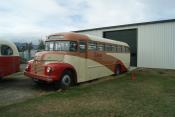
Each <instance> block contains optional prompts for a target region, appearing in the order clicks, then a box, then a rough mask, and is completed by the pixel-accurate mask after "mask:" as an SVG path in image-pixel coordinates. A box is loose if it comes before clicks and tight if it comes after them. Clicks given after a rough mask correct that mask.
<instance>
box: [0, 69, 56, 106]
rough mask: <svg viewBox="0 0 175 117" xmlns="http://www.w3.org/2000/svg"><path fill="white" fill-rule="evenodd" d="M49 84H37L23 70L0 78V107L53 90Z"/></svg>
mask: <svg viewBox="0 0 175 117" xmlns="http://www.w3.org/2000/svg"><path fill="white" fill-rule="evenodd" d="M53 91H54V90H53V87H52V86H49V85H45V86H38V85H36V84H35V83H33V81H32V80H31V79H30V78H28V77H25V76H24V75H23V72H19V73H16V74H13V75H11V76H8V77H5V78H3V79H1V80H0V107H2V106H5V105H9V104H13V103H16V102H21V101H24V100H27V99H30V98H33V97H36V96H41V95H44V94H48V93H50V92H53Z"/></svg>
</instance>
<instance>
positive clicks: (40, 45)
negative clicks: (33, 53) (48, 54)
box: [38, 39, 45, 50]
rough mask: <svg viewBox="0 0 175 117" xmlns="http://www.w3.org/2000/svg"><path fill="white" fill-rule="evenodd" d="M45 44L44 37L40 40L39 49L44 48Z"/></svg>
mask: <svg viewBox="0 0 175 117" xmlns="http://www.w3.org/2000/svg"><path fill="white" fill-rule="evenodd" d="M44 48H45V44H44V41H43V40H42V39H40V40H39V45H38V50H44Z"/></svg>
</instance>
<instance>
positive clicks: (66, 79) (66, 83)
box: [55, 71, 73, 89]
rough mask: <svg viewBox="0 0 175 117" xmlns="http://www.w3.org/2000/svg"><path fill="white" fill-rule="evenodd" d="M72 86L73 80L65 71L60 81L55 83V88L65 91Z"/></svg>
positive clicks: (69, 73) (68, 72)
mask: <svg viewBox="0 0 175 117" xmlns="http://www.w3.org/2000/svg"><path fill="white" fill-rule="evenodd" d="M72 85H73V78H72V74H71V72H70V71H65V72H64V73H63V75H62V76H61V80H60V81H56V82H55V88H56V89H58V88H61V89H66V88H69V87H70V86H72Z"/></svg>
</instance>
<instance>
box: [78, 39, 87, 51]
mask: <svg viewBox="0 0 175 117" xmlns="http://www.w3.org/2000/svg"><path fill="white" fill-rule="evenodd" d="M79 51H80V52H85V51H86V42H85V41H79Z"/></svg>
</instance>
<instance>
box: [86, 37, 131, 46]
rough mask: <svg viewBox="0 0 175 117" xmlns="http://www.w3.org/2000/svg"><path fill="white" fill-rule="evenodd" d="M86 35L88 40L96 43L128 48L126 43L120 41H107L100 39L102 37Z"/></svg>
mask: <svg viewBox="0 0 175 117" xmlns="http://www.w3.org/2000/svg"><path fill="white" fill-rule="evenodd" d="M85 35H87V36H88V37H89V38H90V40H92V41H98V42H104V43H110V44H118V45H123V46H129V45H128V44H127V43H124V42H121V41H115V40H111V39H107V38H102V37H97V36H93V35H88V34H85Z"/></svg>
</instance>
